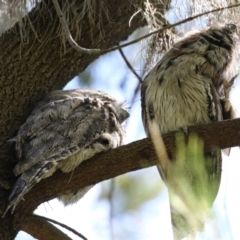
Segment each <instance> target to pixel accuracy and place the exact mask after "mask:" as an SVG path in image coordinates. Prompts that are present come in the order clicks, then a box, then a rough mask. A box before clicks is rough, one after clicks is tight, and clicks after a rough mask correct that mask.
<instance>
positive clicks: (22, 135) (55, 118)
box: [8, 89, 129, 210]
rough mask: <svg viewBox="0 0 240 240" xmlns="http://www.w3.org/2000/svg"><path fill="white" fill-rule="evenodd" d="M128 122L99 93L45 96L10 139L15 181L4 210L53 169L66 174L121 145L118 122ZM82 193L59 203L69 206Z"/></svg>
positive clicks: (122, 112) (114, 103) (112, 102)
mask: <svg viewBox="0 0 240 240" xmlns="http://www.w3.org/2000/svg"><path fill="white" fill-rule="evenodd" d="M128 117H129V113H128V112H127V111H126V109H125V108H124V106H123V104H122V103H118V102H117V101H116V100H115V99H114V98H113V97H111V96H109V95H108V94H106V93H104V92H101V91H93V90H80V89H76V90H70V91H60V90H58V91H54V92H52V93H50V94H49V95H47V96H46V97H45V99H43V101H41V102H39V103H38V104H36V106H35V108H34V109H33V111H32V113H31V114H30V116H29V117H28V118H27V120H26V122H25V123H24V124H23V125H22V126H21V127H20V128H19V131H18V134H17V136H16V137H15V138H13V139H14V140H13V141H15V142H16V152H17V156H18V158H19V162H18V164H17V165H16V166H15V168H14V174H15V175H16V176H18V175H20V176H19V179H18V180H17V182H16V183H15V185H14V187H13V188H12V192H11V193H10V196H9V201H10V202H9V206H8V209H9V208H10V207H13V210H14V209H15V207H16V206H17V204H18V203H19V202H20V201H21V199H22V198H23V196H24V195H25V194H26V193H27V192H28V191H29V190H30V189H31V188H32V187H33V186H34V185H35V184H36V183H37V182H39V181H40V180H41V179H44V178H46V177H49V176H51V175H52V174H53V173H54V172H55V171H56V170H57V169H60V170H61V171H63V172H71V171H73V170H74V169H75V168H76V167H77V166H78V165H79V164H81V162H82V161H84V160H87V159H89V158H91V157H92V156H94V155H95V154H97V153H100V152H103V151H107V150H109V149H111V148H116V147H118V146H120V145H122V144H123V141H124V137H125V132H124V129H123V127H122V123H123V122H124V121H125V120H126V119H127V118H128ZM88 189H89V188H87V189H80V190H79V191H76V192H74V193H71V192H70V193H69V192H68V193H66V196H59V198H60V199H62V200H63V201H64V202H65V204H68V203H72V202H73V200H74V201H77V200H78V199H79V198H80V197H81V196H82V195H83V193H85V192H86V191H87V190H88ZM78 193H79V194H78ZM73 196H74V197H73ZM68 200H69V202H68Z"/></svg>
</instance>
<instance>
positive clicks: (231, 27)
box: [226, 23, 237, 33]
mask: <svg viewBox="0 0 240 240" xmlns="http://www.w3.org/2000/svg"><path fill="white" fill-rule="evenodd" d="M226 26H227V30H228V31H229V33H235V32H237V26H236V25H235V24H233V23H230V24H227V25H226Z"/></svg>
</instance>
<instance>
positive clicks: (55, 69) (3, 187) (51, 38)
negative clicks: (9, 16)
mask: <svg viewBox="0 0 240 240" xmlns="http://www.w3.org/2000/svg"><path fill="white" fill-rule="evenodd" d="M68 2H72V1H68ZM105 2H106V4H107V7H108V10H109V19H110V20H109V19H108V18H107V17H106V16H105V15H103V18H102V24H103V26H104V37H102V32H100V31H99V29H98V28H90V27H89V21H88V18H87V16H86V17H84V18H83V20H82V22H81V23H78V24H81V32H82V34H81V37H78V38H76V39H75V40H76V41H77V42H78V43H79V44H80V45H81V46H83V47H85V48H109V47H112V46H114V45H117V44H118V43H119V42H120V41H122V40H124V39H126V38H127V37H128V36H129V34H130V33H132V32H133V30H135V29H136V28H138V27H140V26H143V25H144V24H145V23H144V21H143V20H142V18H140V15H139V16H137V17H135V18H134V19H133V21H132V24H131V27H129V26H128V22H129V19H130V17H131V16H132V14H133V13H134V12H135V8H134V7H133V6H132V5H131V4H130V2H129V1H128V0H124V1H119V0H109V1H105ZM81 3H82V1H80V0H79V1H76V3H75V4H78V5H79V4H81ZM22 23H23V24H24V25H26V26H28V27H26V28H25V29H27V30H28V32H27V33H25V35H21V34H22V33H23V32H22V30H24V28H20V27H19V24H16V25H15V26H13V27H12V28H11V29H10V30H8V31H7V32H6V33H4V34H3V35H2V36H1V37H0V86H1V87H0V100H1V117H0V129H1V130H0V145H1V154H0V196H1V201H0V214H1V213H3V211H4V209H5V208H6V205H7V196H8V194H9V189H10V187H11V186H12V184H13V182H14V181H15V180H16V177H15V176H13V173H12V169H13V166H14V165H15V156H14V153H13V152H14V151H13V148H12V147H11V146H9V145H8V144H7V143H6V141H7V140H8V139H10V138H11V137H13V136H14V135H15V133H16V131H17V129H18V128H19V126H20V125H21V124H22V123H23V122H24V120H25V119H26V117H27V115H28V114H29V112H30V111H31V110H32V107H33V105H34V104H35V103H36V102H37V101H38V100H39V98H41V97H42V95H43V94H45V93H47V92H50V91H52V90H54V89H61V88H62V87H63V86H64V85H65V84H66V83H67V82H68V81H69V80H71V79H72V78H73V77H74V76H76V75H77V74H78V73H79V72H82V71H83V70H84V69H85V68H86V67H87V66H88V65H89V64H90V63H91V62H93V61H94V60H95V59H97V58H98V57H99V55H86V54H80V53H79V52H76V51H75V50H73V49H72V48H70V46H69V44H68V43H67V42H65V46H66V50H64V47H63V46H64V45H63V43H62V40H63V38H62V36H60V34H61V31H60V30H61V27H60V26H59V21H58V18H57V15H56V12H55V10H54V7H53V5H52V2H51V1H48V0H46V1H44V2H42V3H41V4H39V5H38V6H37V7H36V8H34V9H33V10H32V11H31V12H30V13H29V14H28V16H27V17H25V18H24V19H23V21H22ZM30 23H31V24H30ZM30 25H31V26H30ZM74 31H75V27H74V23H72V24H71V32H72V33H73V36H75V34H74ZM78 36H80V35H78ZM16 216H17V215H8V216H7V217H5V218H4V219H0V239H14V237H15V235H16V233H17V232H18V231H19V229H20V228H21V224H22V223H23V221H24V217H23V218H19V217H17V218H16Z"/></svg>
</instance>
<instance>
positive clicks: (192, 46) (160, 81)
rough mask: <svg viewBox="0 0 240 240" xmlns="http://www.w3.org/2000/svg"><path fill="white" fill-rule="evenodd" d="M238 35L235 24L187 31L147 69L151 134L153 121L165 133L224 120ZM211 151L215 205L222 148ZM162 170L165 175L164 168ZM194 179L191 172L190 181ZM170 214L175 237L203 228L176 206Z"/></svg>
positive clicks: (146, 117)
mask: <svg viewBox="0 0 240 240" xmlns="http://www.w3.org/2000/svg"><path fill="white" fill-rule="evenodd" d="M235 33H236V25H234V24H226V25H224V26H220V27H212V28H208V29H204V30H202V31H197V32H196V31H195V32H194V33H191V34H188V35H187V36H186V37H184V38H183V39H182V40H180V41H179V42H177V43H176V44H175V45H174V46H173V47H172V48H171V49H170V50H169V52H167V53H166V54H165V55H164V56H163V58H162V59H161V60H160V61H159V62H158V63H157V64H156V65H155V67H154V68H153V69H152V70H151V71H150V72H149V73H148V75H147V76H146V78H145V80H144V82H143V85H142V90H141V96H142V118H143V124H144V128H145V131H146V134H147V135H148V136H149V135H150V131H149V129H148V124H149V123H150V122H152V121H156V122H157V124H158V125H159V129H160V132H161V133H163V134H164V133H168V132H173V131H177V130H181V129H185V128H187V127H189V126H193V125H201V124H206V123H210V122H213V121H221V120H222V119H223V113H222V105H221V101H222V100H221V99H222V97H224V96H223V95H224V93H223V89H224V86H223V82H224V79H225V77H226V72H227V70H228V68H229V67H231V66H232V65H233V64H234V61H233V59H234V51H235V44H236V41H235V37H234V35H235ZM228 108H229V107H228ZM207 155H208V156H210V159H211V160H210V163H209V164H208V165H206V171H207V173H208V176H209V180H208V184H207V186H206V188H207V189H208V191H210V192H212V194H211V196H212V197H211V199H210V200H209V207H211V205H212V203H213V201H214V199H215V197H216V195H217V192H218V188H219V184H220V178H221V163H222V159H221V154H220V150H218V151H213V152H211V153H208V154H207ZM158 169H159V171H160V173H161V175H164V174H163V173H162V172H161V169H162V168H161V166H160V167H158ZM182 175H184V173H182ZM194 179H195V177H194V175H192V174H190V178H189V183H190V185H191V184H192V182H193V181H194ZM197 194H201V193H199V192H198V193H196V195H197ZM202 194H204V192H203V193H202ZM186 197H187V196H186ZM170 204H171V199H170ZM195 210H196V212H198V211H199V209H195ZM171 212H172V223H173V226H174V229H175V232H174V233H175V238H176V239H181V238H183V237H185V236H186V235H188V234H191V233H192V232H193V231H195V230H201V229H192V228H191V223H190V222H187V220H186V218H185V216H183V215H182V214H181V213H180V212H179V211H177V209H173V208H172V211H171Z"/></svg>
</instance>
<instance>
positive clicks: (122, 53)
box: [118, 48, 143, 83]
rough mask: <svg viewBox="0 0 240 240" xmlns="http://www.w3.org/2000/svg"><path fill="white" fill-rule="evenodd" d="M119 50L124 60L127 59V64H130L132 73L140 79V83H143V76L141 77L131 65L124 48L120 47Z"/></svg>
mask: <svg viewBox="0 0 240 240" xmlns="http://www.w3.org/2000/svg"><path fill="white" fill-rule="evenodd" d="M118 50H119V52H120V54H121V56H122V58H123V60H124V61H125V63H126V65H127V66H128V68H129V69H130V70H131V71H132V73H133V74H134V75H135V76H136V78H137V79H138V81H139V82H140V83H142V82H143V80H142V78H141V77H140V76H139V75H138V74H137V73H136V71H135V70H134V69H133V67H132V65H131V64H130V62H129V61H128V60H127V58H126V56H125V54H124V52H123V50H122V49H121V48H120V49H118Z"/></svg>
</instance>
